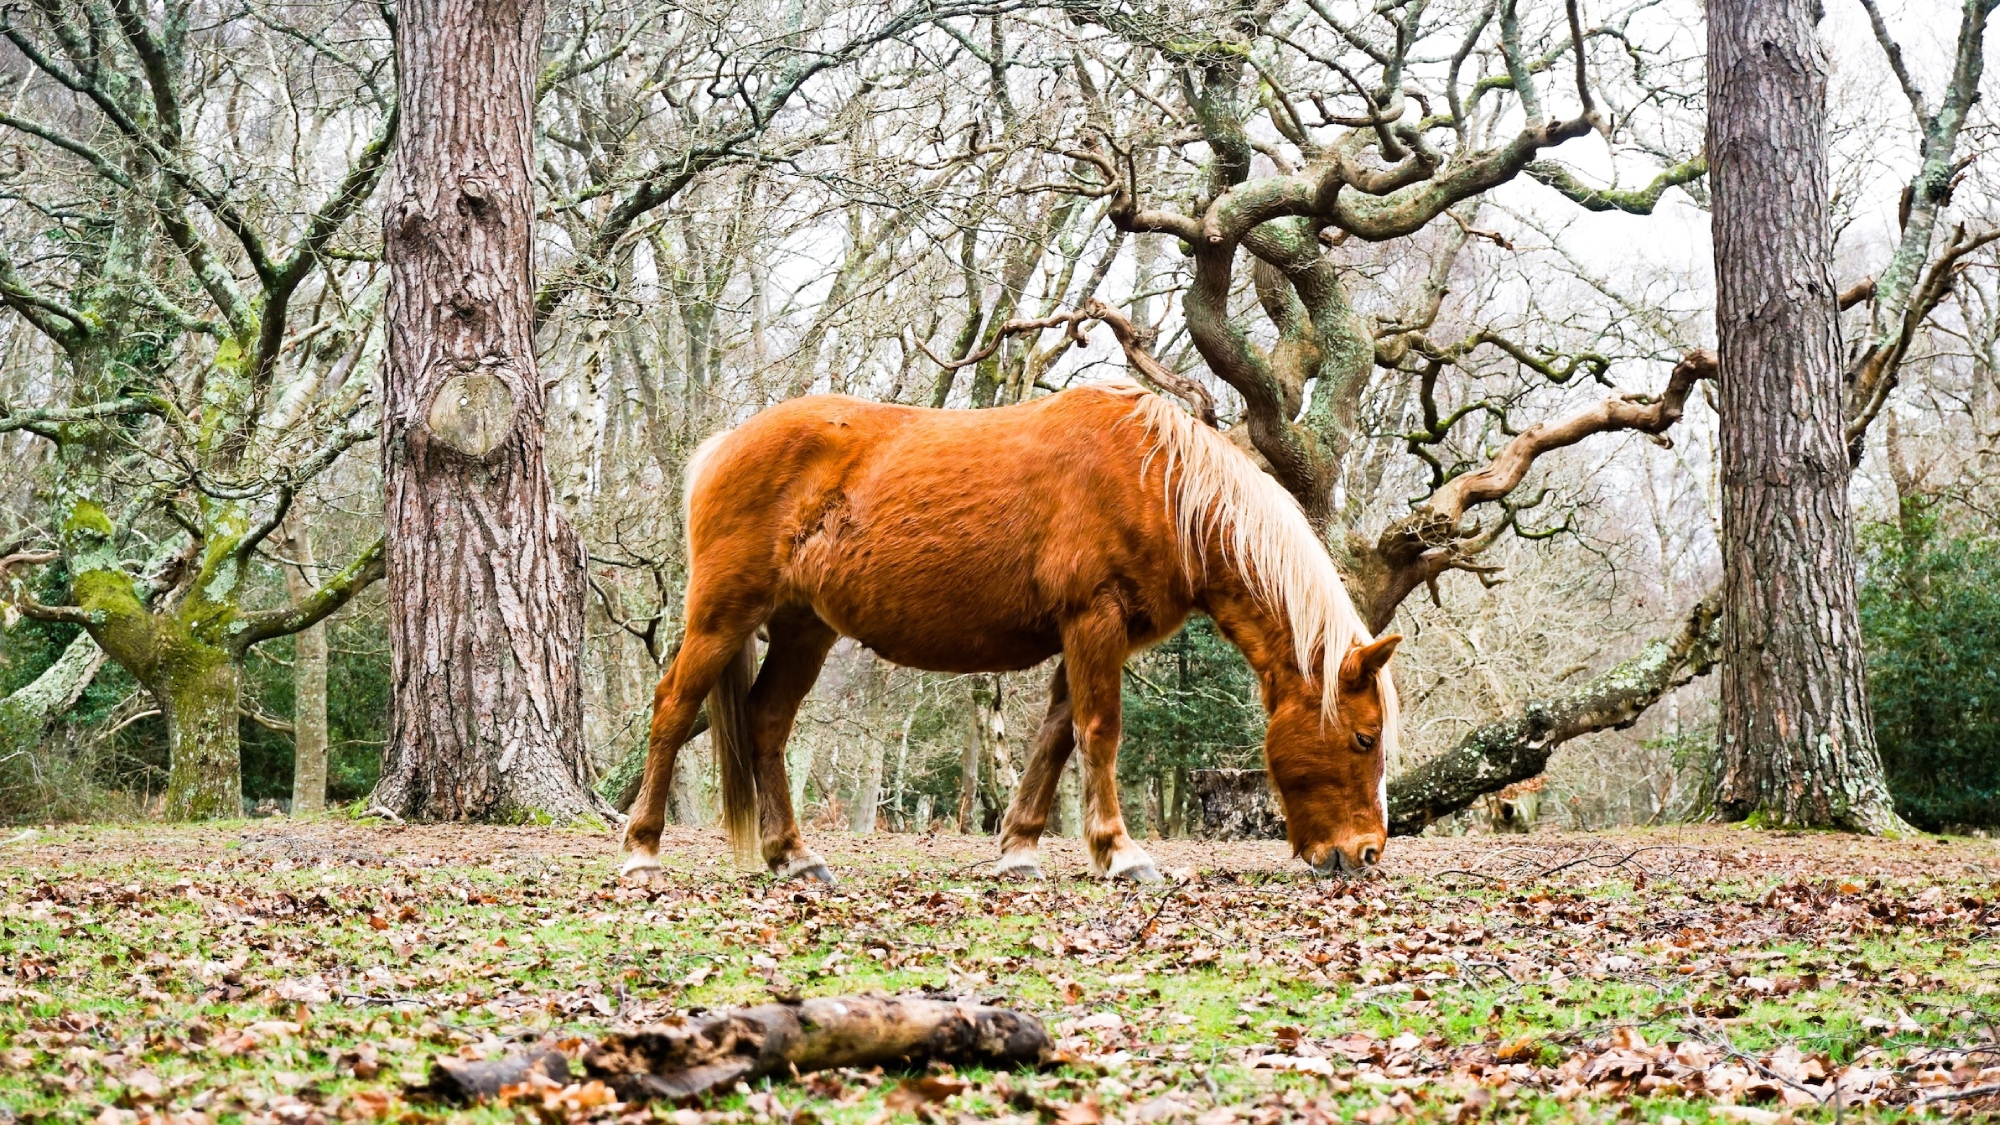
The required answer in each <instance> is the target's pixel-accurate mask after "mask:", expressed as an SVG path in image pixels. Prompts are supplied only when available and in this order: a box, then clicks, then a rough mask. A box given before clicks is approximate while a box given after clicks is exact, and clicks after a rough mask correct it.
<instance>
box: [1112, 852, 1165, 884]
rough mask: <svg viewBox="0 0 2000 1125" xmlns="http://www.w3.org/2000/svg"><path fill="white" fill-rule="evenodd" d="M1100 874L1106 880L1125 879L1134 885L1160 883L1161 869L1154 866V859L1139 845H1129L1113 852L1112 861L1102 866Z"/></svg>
mask: <svg viewBox="0 0 2000 1125" xmlns="http://www.w3.org/2000/svg"><path fill="white" fill-rule="evenodd" d="M1098 874H1099V875H1102V876H1103V877H1105V878H1106V879H1113V880H1116V879H1125V880H1128V881H1130V882H1134V883H1157V882H1159V881H1160V869H1159V868H1157V867H1155V866H1153V857H1152V856H1149V855H1147V854H1146V851H1145V849H1144V848H1141V847H1139V846H1138V845H1137V844H1127V845H1125V846H1124V847H1122V848H1119V849H1118V850H1117V851H1115V852H1112V853H1111V858H1110V860H1109V861H1108V862H1106V863H1104V864H1103V865H1102V867H1101V868H1100V870H1099V871H1098Z"/></svg>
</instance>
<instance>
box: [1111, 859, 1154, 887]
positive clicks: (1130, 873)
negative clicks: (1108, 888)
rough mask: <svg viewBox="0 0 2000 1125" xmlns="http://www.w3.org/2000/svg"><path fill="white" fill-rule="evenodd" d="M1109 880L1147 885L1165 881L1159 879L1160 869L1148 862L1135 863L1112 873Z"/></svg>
mask: <svg viewBox="0 0 2000 1125" xmlns="http://www.w3.org/2000/svg"><path fill="white" fill-rule="evenodd" d="M1111 878H1112V879H1114V880H1116V879H1123V880H1125V881H1126V882H1130V883H1144V884H1147V885H1151V884H1154V883H1164V882H1166V880H1165V879H1162V878H1160V869H1159V868H1157V867H1154V866H1153V865H1152V863H1150V862H1147V863H1135V864H1133V865H1132V866H1130V867H1128V868H1126V869H1125V870H1123V871H1118V872H1114V873H1113V874H1112V876H1111Z"/></svg>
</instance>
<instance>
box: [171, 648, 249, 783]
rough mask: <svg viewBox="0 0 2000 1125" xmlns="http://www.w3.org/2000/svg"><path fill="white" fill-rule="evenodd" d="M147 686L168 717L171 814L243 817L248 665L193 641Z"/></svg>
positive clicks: (180, 649)
mask: <svg viewBox="0 0 2000 1125" xmlns="http://www.w3.org/2000/svg"><path fill="white" fill-rule="evenodd" d="M147 686H149V687H150V688H152V691H153V695H154V697H155V698H157V699H158V700H159V702H160V712H161V714H162V715H163V716H164V717H165V719H166V721H167V758H168V761H169V762H171V763H172V769H171V770H170V771H169V773H168V775H167V819H169V820H210V819H215V818H231V817H239V816H242V815H243V752H242V743H241V741H240V735H239V731H238V728H239V726H240V724H239V722H238V720H237V712H238V711H239V710H240V709H241V707H242V702H243V675H242V670H241V669H240V668H238V667H237V665H236V662H235V661H234V660H231V659H230V658H229V656H228V654H227V653H225V652H223V651H221V650H220V649H215V648H211V647H209V646H208V645H204V644H201V643H200V642H198V641H188V642H184V643H182V644H179V645H176V646H175V647H174V649H173V652H172V655H171V656H170V657H169V658H168V659H167V660H166V661H164V662H163V667H162V669H161V672H160V674H159V676H158V678H157V679H155V680H154V681H153V682H152V683H150V684H148V685H147Z"/></svg>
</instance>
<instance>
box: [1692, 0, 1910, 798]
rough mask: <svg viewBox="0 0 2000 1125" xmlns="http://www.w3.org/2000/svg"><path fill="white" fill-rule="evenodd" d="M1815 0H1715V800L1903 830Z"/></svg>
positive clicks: (1711, 70)
mask: <svg viewBox="0 0 2000 1125" xmlns="http://www.w3.org/2000/svg"><path fill="white" fill-rule="evenodd" d="M1818 12H1819V5H1818V4H1817V3H1816V2H1815V0H1718V3H1716V4H1712V5H1710V7H1709V25H1708V75H1709V103H1708V104H1709V123H1708V154H1709V160H1710V164H1711V168H1712V171H1711V182H1712V184H1713V190H1714V193H1715V197H1714V220H1713V222H1714V231H1715V263H1716V339H1717V342H1718V352H1719V355H1720V367H1721V373H1720V379H1719V394H1718V398H1719V413H1720V414H1721V457H1722V556H1723V588H1722V593H1723V602H1722V606H1723V623H1722V646H1723V661H1722V667H1723V672H1722V685H1721V697H1722V705H1721V716H1720V726H1719V731H1718V737H1719V741H1720V743H1721V751H1722V766H1723V774H1722V780H1721V786H1720V790H1719V793H1718V798H1719V807H1720V809H1721V810H1722V812H1723V814H1724V815H1725V816H1728V817H1730V818H1732V819H1738V820H1741V819H1747V818H1751V817H1758V818H1768V819H1769V820H1771V821H1772V822H1775V823H1780V824H1787V825H1799V826H1814V827H1832V828H1843V829H1850V830H1856V831H1864V832H1887V831H1895V830H1898V829H1900V828H1901V827H1902V822H1901V821H1900V820H1899V819H1898V818H1897V816H1896V813H1895V810H1894V807H1893V805H1892V804H1891V802H1890V797H1889V789H1888V785H1887V783H1886V782H1885V781H1884V778H1883V772H1882V762H1881V758H1880V756H1879V755H1878V753H1877V752H1876V749H1875V734H1874V730H1873V727H1872V724H1871V721H1870V717H1869V712H1868V699H1867V685H1866V680H1865V678H1864V664H1863V658H1862V650H1861V637H1860V622H1859V617H1858V613H1857V608H1856V595H1855V586H1854V566H1855V557H1854V529H1853V525H1852V522H1851V519H1852V516H1851V513H1850V511H1849V508H1848V498H1847V487H1848V460H1847V451H1846V448H1845V442H1844V440H1843V439H1844V434H1843V424H1844V420H1843V418H1842V409H1841V406H1842V404H1841V382H1840V378H1841V377H1840V337H1839V325H1838V320H1837V318H1838V309H1837V307H1836V301H1837V298H1838V289H1837V287H1836V286H1835V284H1834V281H1833V235H1832V227H1831V224H1830V221H1829V213H1828V187H1827V181H1828V172H1827V139H1826V133H1825V127H1826V73H1827V68H1826V59H1825V57H1824V55H1823V54H1822V52H1821V50H1820V46H1819V43H1818V39H1817V36H1816V34H1815V29H1814V23H1815V21H1816V19H1817V17H1818Z"/></svg>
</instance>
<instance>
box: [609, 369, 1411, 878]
mask: <svg viewBox="0 0 2000 1125" xmlns="http://www.w3.org/2000/svg"><path fill="white" fill-rule="evenodd" d="M687 479H688V485H687V528H688V541H689V545H690V566H689V577H688V590H687V613H686V622H687V631H686V635H685V637H684V638H683V640H682V642H681V647H680V651H679V653H678V654H677V655H676V656H675V657H674V660H673V664H672V667H671V668H669V669H668V671H667V673H666V675H665V676H664V677H662V678H661V680H660V685H659V689H658V691H656V692H655V693H654V696H653V728H652V739H651V747H650V750H649V751H648V754H647V757H646V772H645V778H644V781H643V783H642V785H641V787H640V789H639V796H638V799H637V801H636V802H635V803H634V805H633V808H632V819H631V822H630V823H629V825H628V826H627V827H626V832H625V847H626V851H627V858H626V860H625V863H624V865H623V868H622V873H624V874H632V873H635V872H643V871H646V870H648V869H651V868H656V867H658V866H659V860H658V851H659V844H660V828H661V825H662V823H663V816H664V811H665V806H666V799H667V786H668V784H669V780H670V779H671V778H672V777H673V773H674V756H675V754H676V753H677V752H678V751H679V750H680V747H681V744H682V743H684V742H685V741H687V737H688V729H689V727H690V726H692V725H693V723H694V719H695V716H696V714H697V712H698V711H699V710H700V708H701V704H702V700H703V699H704V698H705V699H707V700H708V701H709V719H710V722H711V732H712V737H713V738H714V739H715V740H716V749H717V757H718V759H719V760H720V763H721V772H722V801H723V818H724V821H725V823H726V824H727V826H728V829H729V834H730V838H731V840H732V841H733V842H734V843H735V845H736V847H737V850H738V853H739V854H743V853H745V852H747V851H748V849H749V847H750V841H751V840H752V838H753V833H754V834H755V837H756V838H757V839H759V840H760V841H761V843H762V850H763V858H764V861H765V862H766V863H767V864H769V865H770V867H771V869H772V870H773V871H775V872H777V873H778V874H779V875H781V876H785V877H806V878H817V879H822V880H826V881H828V882H831V881H832V875H831V874H830V873H829V872H828V871H827V868H826V864H825V863H823V862H821V860H820V858H819V857H818V856H816V855H814V854H813V853H812V852H811V851H809V850H808V849H807V848H806V846H805V842H804V841H803V840H802V839H801V838H800V836H799V829H798V823H797V821H796V820H795V819H794V818H793V810H792V805H791V798H790V795H789V789H788V787H787V785H786V778H785V757H784V746H785V740H786V738H787V737H788V736H789V735H790V734H791V729H792V720H793V717H794V716H795V715H796V714H797V712H798V708H799V704H800V702H801V701H802V700H804V698H805V695H806V693H807V692H808V691H810V690H811V689H812V685H813V681H814V680H815V679H817V678H818V676H819V671H820V665H821V663H822V662H823V661H824V660H825V659H826V654H827V650H828V649H830V648H831V647H832V646H833V643H834V641H835V640H836V639H837V638H838V637H840V636H843V635H845V636H849V637H853V638H854V639H855V640H857V641H860V642H861V643H862V644H864V645H866V646H868V647H869V648H871V649H874V650H875V651H876V652H877V653H879V654H880V655H881V656H882V657H883V658H884V659H887V660H890V661H893V662H895V663H897V664H902V665H906V666H908V667H913V668H924V669H929V670H931V671H938V672H1005V671H1016V670H1019V669H1023V668H1031V667H1033V666H1034V665H1036V664H1039V663H1041V662H1042V661H1044V660H1046V659H1048V658H1049V657H1050V656H1053V655H1055V654H1057V653H1061V654H1062V660H1061V662H1060V663H1059V664H1058V665H1057V666H1056V671H1055V677H1054V681H1053V683H1052V684H1051V685H1050V689H1049V710H1048V717H1047V718H1046V719H1045V720H1044V721H1043V723H1042V730H1041V735H1040V739H1039V741H1038V744H1037V745H1036V747H1035V751H1034V754H1033V757H1032V758H1031V760H1030V761H1029V763H1028V766H1027V771H1026V774H1025V775H1024V776H1023V778H1022V780H1021V785H1020V788H1019V789H1018V790H1016V791H1015V794H1014V800H1013V804H1012V806H1011V807H1010V808H1009V809H1008V810H1007V819H1006V823H1005V825H1004V826H1003V827H1002V829H1001V837H1000V853H1001V854H1000V862H999V868H998V870H999V871H1000V872H1003V873H1006V872H1012V873H1021V874H1030V875H1038V874H1040V866H1039V864H1038V861H1037V857H1036V845H1037V843H1038V841H1039V840H1040V838H1041V834H1042V828H1043V826H1044V825H1045V824H1046V823H1047V820H1048V813H1049V806H1050V803H1051V802H1052V801H1053V800H1054V797H1055V791H1056V779H1057V777H1058V775H1059V774H1060V772H1061V770H1062V767H1063V763H1064V762H1065V761H1066V760H1067V759H1068V758H1069V755H1070V753H1071V751H1072V750H1073V749H1075V747H1076V746H1077V745H1078V744H1079V743H1081V745H1082V747H1083V770H1082V774H1083V787H1084V825H1083V837H1084V840H1085V842H1086V844H1087V845H1088V847H1089V850H1090V866H1091V870H1092V871H1093V872H1095V873H1096V874H1098V875H1102V876H1107V877H1111V878H1120V877H1123V878H1127V879H1132V880H1135V881H1152V880H1157V879H1158V878H1159V874H1158V873H1157V871H1155V869H1154V867H1153V863H1152V860H1151V859H1150V858H1148V857H1147V855H1146V853H1145V852H1144V851H1142V850H1141V849H1140V848H1139V846H1138V845H1137V844H1135V843H1133V842H1132V837H1131V836H1130V835H1129V834H1128V833H1127V832H1126V830H1125V821H1124V818H1123V817H1122V816H1121V815H1120V814H1119V811H1118V786H1117V780H1116V769H1115V767H1116V762H1117V756H1118V735H1119V715H1118V712H1119V700H1120V688H1121V686H1122V678H1123V668H1124V664H1125V658H1126V657H1127V656H1128V655H1130V654H1131V653H1132V652H1133V651H1134V650H1135V649H1141V648H1144V647H1146V646H1148V645H1151V644H1154V643H1156V642H1158V641H1160V640H1162V639H1164V638H1166V637H1169V636H1171V635H1173V633H1174V632H1175V631H1176V630H1178V629H1179V628H1180V627H1181V624H1182V623H1183V622H1184V621H1185V620H1186V619H1187V617H1188V614H1190V613H1191V612H1194V611H1197V610H1199V611H1201V612H1203V613H1206V614H1208V615H1209V616H1210V617H1212V618H1213V619H1214V620H1215V623H1216V625H1217V626H1219V627H1220V628H1221V630H1222V632H1223V634H1224V635H1225V636H1227V637H1228V638H1229V639H1230V641H1231V642H1233V643H1234V644H1235V645H1236V646H1237V647H1238V648H1240V649H1242V650H1243V655H1244V656H1245V657H1246V658H1247V659H1248V660H1249V662H1250V665H1251V667H1252V668H1254V669H1255V670H1256V672H1257V675H1258V678H1259V680H1260V682H1261V683H1262V686H1263V697H1264V707H1265V710H1266V711H1268V712H1269V713H1270V716H1271V723H1270V729H1269V732H1268V734H1267V736H1266V739H1265V745H1264V754H1265V759H1266V761H1267V763H1268V764H1269V766H1270V775H1271V779H1272V781H1273V782H1274V783H1275V785H1276V788H1277V792H1278V797H1279V799H1280V801H1281V802H1282V804H1283V807H1284V813H1285V824H1286V831H1287V834H1288V835H1289V837H1290V839H1291V844H1292V849H1293V851H1294V852H1295V853H1296V854H1297V855H1298V856H1299V857H1300V858H1302V859H1304V860H1305V862H1307V863H1308V864H1310V865H1311V866H1312V868H1313V869H1314V870H1315V871H1317V872H1320V873H1321V874H1330V873H1332V872H1335V871H1346V870H1357V869H1360V868H1363V867H1366V866H1369V865H1371V864H1373V863H1374V862H1375V861H1376V860H1377V859H1378V858H1380V856H1381V854H1382V848H1383V845H1384V844H1385V843H1386V842H1387V840H1388V808H1387V796H1386V792H1387V787H1386V783H1385V777H1384V763H1385V761H1386V757H1387V754H1388V752H1389V751H1390V749H1391V748H1393V746H1394V745H1395V740H1396V692H1395V686H1394V684H1393V683H1392V682H1391V680H1390V677H1389V673H1388V670H1387V667H1386V666H1387V664H1388V661H1389V657H1390V654H1391V653H1392V652H1393V651H1394V650H1395V647H1396V642H1397V641H1398V640H1400V639H1401V638H1399V637H1396V636H1388V637H1383V638H1382V639H1380V640H1371V639H1370V638H1369V636H1368V631H1367V629H1366V627H1365V626H1364V625H1363V624H1362V622H1361V619H1360V618H1359V617H1358V616H1357V615H1356V614H1355V612H1354V607H1353V604H1352V603H1351V602H1350V601H1349V600H1348V597H1347V592H1346V589H1345V588H1344V587H1343V586H1342V585H1341V582H1340V576H1339V575H1338V574H1337V573H1335V571H1334V567H1333V562H1332V560H1331V559H1330V558H1329V557H1328V555H1327V552H1326V550H1325V548H1324V547H1322V546H1321V544H1320V542H1319V541H1318V539H1317V538H1316V537H1315V536H1314V534H1313V530H1312V528H1311V526H1310V525H1309V524H1308V523H1307V522H1306V518H1305V515H1304V514H1303V513H1302V512H1301V511H1300V509H1299V506H1298V504H1297V503H1296V502H1295V501H1293V499H1292V498H1291V496H1290V495H1289V494H1287V493H1286V492H1285V491H1284V490H1283V489H1282V488H1280V487H1279V486H1278V484H1277V483H1276V482H1275V481H1273V480H1272V479H1271V478H1270V477H1269V476H1267V475H1266V474H1265V473H1263V472H1262V471H1261V470H1259V469H1258V467H1257V466H1256V465H1255V464H1254V463H1253V462H1252V461H1251V460H1250V459H1249V458H1248V457H1247V456H1245V455H1244V454H1243V453H1242V452H1241V451H1240V450H1238V449H1237V448H1236V447H1235V446H1233V445H1232V444H1230V442H1229V441H1228V440H1227V439H1226V438H1224V437H1222V435H1220V434H1218V433H1217V432H1215V431H1214V430H1213V429H1210V428H1209V427H1207V426H1205V425H1202V424H1201V423H1199V422H1198V421H1196V420H1195V419H1194V418H1192V417H1190V416H1189V415H1188V414H1186V413H1185V412H1184V411H1182V410H1180V409H1179V408H1178V407H1176V406H1174V405H1173V404H1172V403H1169V402H1168V401H1166V400H1165V399H1162V398H1159V397H1156V396H1154V395H1152V394H1150V393H1148V392H1146V391H1145V390H1144V389H1142V388H1141V387H1139V386H1138V385H1137V384H1136V383H1131V382H1127V381H1124V380H1116V381H1110V382H1104V383H1096V384H1092V385H1089V386H1084V387H1078V388H1076V389H1073V390H1069V391H1064V392H1062V393H1061V394H1055V395H1050V396H1048V397H1046V398H1042V399H1039V400H1036V401H1034V402H1029V403H1024V404H1022V405H1018V406H1009V407H1004V408H1000V409H994V410H926V409H921V408H917V407H909V406H887V405H882V404H879V403H869V402H861V401H858V400H856V399H852V398H846V397H841V396H815V397H812V398H801V399H794V400H792V401H790V402H786V403H783V404H781V405H779V406H774V407H772V408H771V409H769V410H766V411H764V412H763V413H761V414H759V415H757V416H756V417H754V418H752V419H750V421H748V422H746V423H744V424H743V425H742V426H741V427H739V428H737V429H736V430H734V431H731V432H729V433H725V434H720V435H717V436H716V437H713V438H711V439H709V440H708V441H707V442H705V443H703V445H702V446H701V448H700V449H698V450H697V451H696V452H695V455H694V458H693V459H692V460H691V461H690V462H689V465H688V474H687ZM760 629H762V630H765V631H766V634H767V636H768V638H769V647H768V649H767V651H766V652H765V654H764V661H763V666H762V667H761V668H759V667H758V664H757V635H758V631H759V630H760ZM753 818H754V819H753Z"/></svg>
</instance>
